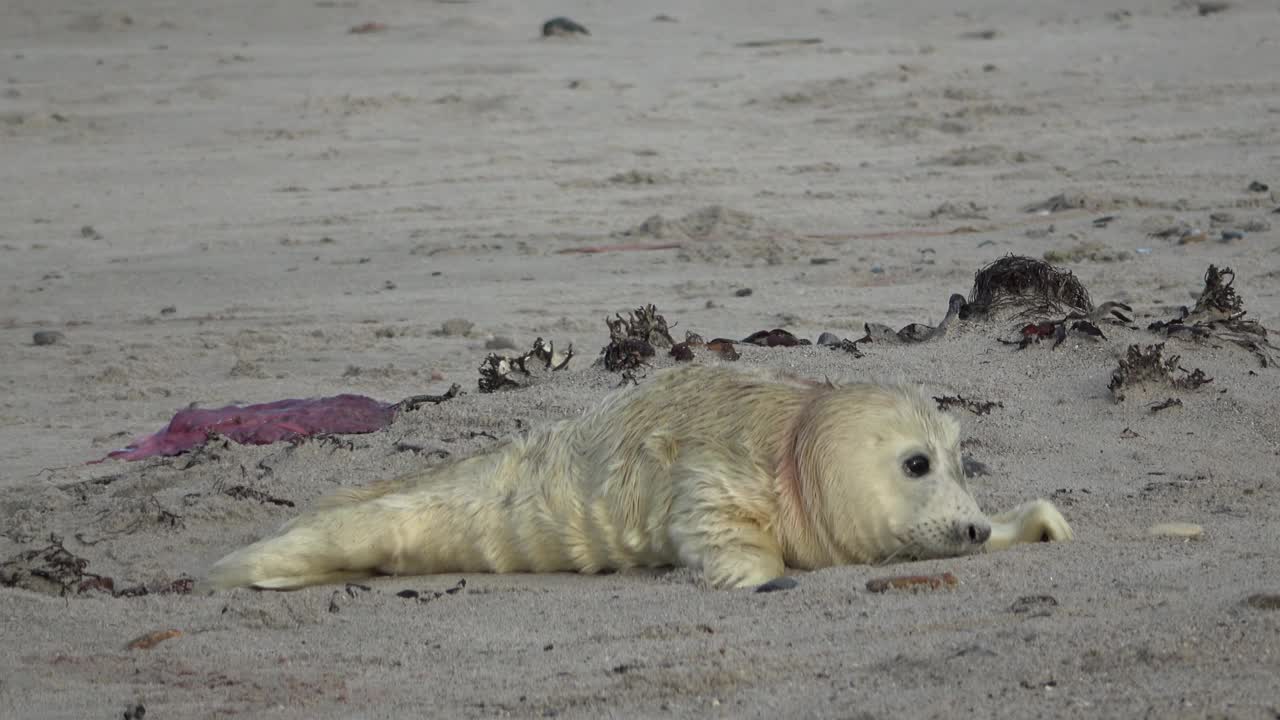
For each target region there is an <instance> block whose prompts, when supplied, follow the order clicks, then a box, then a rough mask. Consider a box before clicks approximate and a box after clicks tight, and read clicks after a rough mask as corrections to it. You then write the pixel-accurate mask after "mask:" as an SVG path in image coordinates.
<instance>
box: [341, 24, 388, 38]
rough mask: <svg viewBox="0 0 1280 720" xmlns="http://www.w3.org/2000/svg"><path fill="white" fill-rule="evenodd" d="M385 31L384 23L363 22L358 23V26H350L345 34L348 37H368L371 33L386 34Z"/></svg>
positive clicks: (385, 25)
mask: <svg viewBox="0 0 1280 720" xmlns="http://www.w3.org/2000/svg"><path fill="white" fill-rule="evenodd" d="M386 31H387V24H386V23H380V22H365V23H360V24H359V25H353V26H351V29H350V30H347V33H348V34H350V35H370V34H373V33H380V32H386Z"/></svg>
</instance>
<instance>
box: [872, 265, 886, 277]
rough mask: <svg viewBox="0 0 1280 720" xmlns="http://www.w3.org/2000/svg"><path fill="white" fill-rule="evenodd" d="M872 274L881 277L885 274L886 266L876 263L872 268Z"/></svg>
mask: <svg viewBox="0 0 1280 720" xmlns="http://www.w3.org/2000/svg"><path fill="white" fill-rule="evenodd" d="M871 272H873V273H875V274H876V275H879V274H881V273H883V272H884V266H883V265H881V264H880V263H876V264H875V265H872V266H871Z"/></svg>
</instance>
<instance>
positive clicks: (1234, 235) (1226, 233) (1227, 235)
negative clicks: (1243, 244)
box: [1222, 230, 1244, 242]
mask: <svg viewBox="0 0 1280 720" xmlns="http://www.w3.org/2000/svg"><path fill="white" fill-rule="evenodd" d="M1243 239H1244V233H1242V232H1239V231H1237V230H1223V231H1222V242H1231V241H1232V240H1243Z"/></svg>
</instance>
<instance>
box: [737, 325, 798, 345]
mask: <svg viewBox="0 0 1280 720" xmlns="http://www.w3.org/2000/svg"><path fill="white" fill-rule="evenodd" d="M742 342H744V343H747V344H749V345H759V346H760V347H795V346H796V345H812V344H813V343H811V342H809V341H808V340H805V339H803V338H798V337H796V336H795V335H794V334H792V333H791V332H789V331H787V330H783V329H782V328H774V329H772V330H759V331H757V332H753V333H751V334H750V335H748V336H747V337H745V338H743V339H742Z"/></svg>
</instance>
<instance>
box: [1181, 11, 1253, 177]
mask: <svg viewBox="0 0 1280 720" xmlns="http://www.w3.org/2000/svg"><path fill="white" fill-rule="evenodd" d="M1230 7H1231V3H1228V2H1221V0H1205V1H1204V2H1198V3H1196V12H1197V13H1199V14H1200V17H1204V16H1205V15H1213V14H1214V13H1220V12H1226V11H1227V10H1228V9H1229V8H1230ZM1254 183H1256V184H1258V185H1262V183H1259V182H1258V181H1256V180H1255V181H1254ZM1254 183H1250V185H1249V189H1250V190H1252V189H1253V184H1254ZM1266 188H1267V186H1266V185H1262V190H1260V191H1256V192H1266V191H1267V190H1266Z"/></svg>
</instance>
